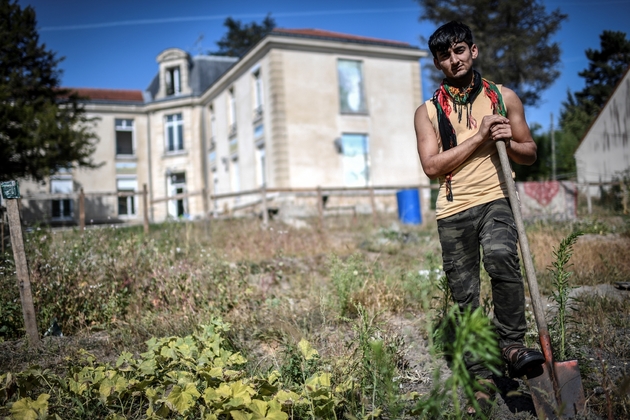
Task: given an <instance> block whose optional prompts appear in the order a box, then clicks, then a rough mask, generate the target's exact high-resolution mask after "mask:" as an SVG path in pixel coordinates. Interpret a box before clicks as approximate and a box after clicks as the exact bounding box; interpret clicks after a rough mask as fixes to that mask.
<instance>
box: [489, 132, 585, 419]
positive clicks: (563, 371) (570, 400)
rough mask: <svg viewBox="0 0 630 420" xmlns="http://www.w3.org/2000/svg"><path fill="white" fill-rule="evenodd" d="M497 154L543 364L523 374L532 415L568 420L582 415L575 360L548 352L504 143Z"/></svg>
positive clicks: (541, 308)
mask: <svg viewBox="0 0 630 420" xmlns="http://www.w3.org/2000/svg"><path fill="white" fill-rule="evenodd" d="M496 145H497V150H498V152H499V158H500V159H501V169H502V171H503V176H504V178H505V181H506V184H507V187H508V196H509V198H510V206H511V207H512V213H514V221H515V222H516V229H517V231H518V239H519V244H520V248H521V257H522V259H523V265H524V266H525V275H526V277H527V284H528V285H529V293H530V295H531V298H532V306H533V308H534V318H536V326H537V327H538V336H539V338H540V347H541V350H542V353H543V355H544V356H545V362H544V363H543V364H542V365H540V366H538V367H537V368H535V369H532V370H530V371H529V372H527V374H526V377H527V382H528V384H529V388H530V391H531V395H532V400H533V402H534V407H535V408H536V414H537V415H538V417H539V418H541V419H559V418H572V417H575V415H576V414H578V413H581V412H583V411H584V408H585V406H586V400H585V398H584V389H583V387H582V378H581V377H580V369H579V367H578V363H577V360H568V361H565V362H555V361H554V360H553V353H552V351H551V337H550V336H549V330H548V329H547V321H546V320H545V313H544V308H543V305H542V301H541V299H540V292H539V291H538V281H537V280H536V270H535V269H534V263H533V261H532V256H531V254H530V252H529V242H527V236H526V235H525V225H524V224H523V216H522V215H521V207H520V203H519V200H518V196H517V195H516V186H515V184H514V179H513V178H512V168H511V167H510V161H509V159H508V155H507V151H506V149H505V142H503V141H497V142H496Z"/></svg>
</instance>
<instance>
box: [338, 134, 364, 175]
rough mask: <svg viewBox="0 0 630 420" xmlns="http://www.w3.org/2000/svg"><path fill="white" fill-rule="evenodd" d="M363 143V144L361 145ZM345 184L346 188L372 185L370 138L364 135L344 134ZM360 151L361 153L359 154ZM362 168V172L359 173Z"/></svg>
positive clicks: (342, 147)
mask: <svg viewBox="0 0 630 420" xmlns="http://www.w3.org/2000/svg"><path fill="white" fill-rule="evenodd" d="M359 141H361V143H362V144H359ZM341 149H342V151H341V154H342V158H343V163H342V165H343V182H344V186H346V187H367V186H369V185H370V183H371V180H370V175H371V174H370V138H369V136H368V135H367V134H364V133H343V134H342V136H341ZM359 150H360V153H357V152H358V151H359ZM359 167H362V168H361V170H360V171H357V169H358V168H359Z"/></svg>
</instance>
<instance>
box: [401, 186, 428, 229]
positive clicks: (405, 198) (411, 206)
mask: <svg viewBox="0 0 630 420" xmlns="http://www.w3.org/2000/svg"><path fill="white" fill-rule="evenodd" d="M396 201H397V202H398V218H399V219H400V221H401V222H403V223H405V224H408V225H419V224H420V223H422V213H421V212H420V196H419V195H418V190H416V189H413V190H400V191H398V192H397V193H396Z"/></svg>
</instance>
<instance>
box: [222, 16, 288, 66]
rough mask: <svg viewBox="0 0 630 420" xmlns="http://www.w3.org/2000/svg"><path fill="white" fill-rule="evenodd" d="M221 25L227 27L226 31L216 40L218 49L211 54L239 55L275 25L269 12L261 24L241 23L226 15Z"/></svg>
mask: <svg viewBox="0 0 630 420" xmlns="http://www.w3.org/2000/svg"><path fill="white" fill-rule="evenodd" d="M223 26H225V27H226V28H227V33H226V34H225V35H223V37H222V38H221V39H220V40H219V41H217V45H218V46H219V50H218V51H216V52H213V53H212V54H214V55H227V56H230V57H241V56H242V55H243V54H245V53H246V52H247V51H248V50H249V49H250V48H252V47H253V46H254V45H256V44H257V43H258V41H260V40H261V39H263V38H264V37H265V36H266V35H267V34H268V33H269V32H271V31H272V30H273V28H275V27H276V22H275V20H274V19H273V18H272V17H271V14H268V15H267V17H265V19H264V20H263V21H262V23H261V24H258V23H256V22H251V23H249V24H245V25H243V24H242V23H241V21H240V20H235V19H232V18H231V17H228V18H227V19H225V21H224V22H223Z"/></svg>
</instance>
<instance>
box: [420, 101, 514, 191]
mask: <svg viewBox="0 0 630 420" xmlns="http://www.w3.org/2000/svg"><path fill="white" fill-rule="evenodd" d="M508 122H509V120H508V119H507V118H505V117H502V116H500V115H488V116H485V117H484V118H483V120H482V122H481V124H480V126H479V131H477V133H475V134H474V135H473V136H472V137H470V138H468V139H466V140H465V141H462V142H458V145H457V146H456V147H453V148H451V149H448V150H447V151H445V152H442V153H440V152H439V147H438V141H437V135H436V134H435V130H434V129H433V124H431V120H430V119H429V113H428V111H427V105H426V103H425V104H422V105H420V107H418V109H417V110H416V113H415V116H414V125H415V128H416V141H417V143H418V155H419V156H420V163H421V164H422V169H423V170H424V173H425V174H426V175H427V176H428V177H429V178H431V179H434V178H437V177H439V176H444V175H446V174H448V173H450V172H452V171H454V170H455V169H457V168H458V167H459V166H460V165H461V164H463V163H464V162H465V161H466V159H468V157H470V155H472V154H473V152H474V151H475V150H477V148H478V147H479V146H480V145H481V144H483V143H484V142H485V141H488V140H490V127H492V125H494V124H497V123H508Z"/></svg>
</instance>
